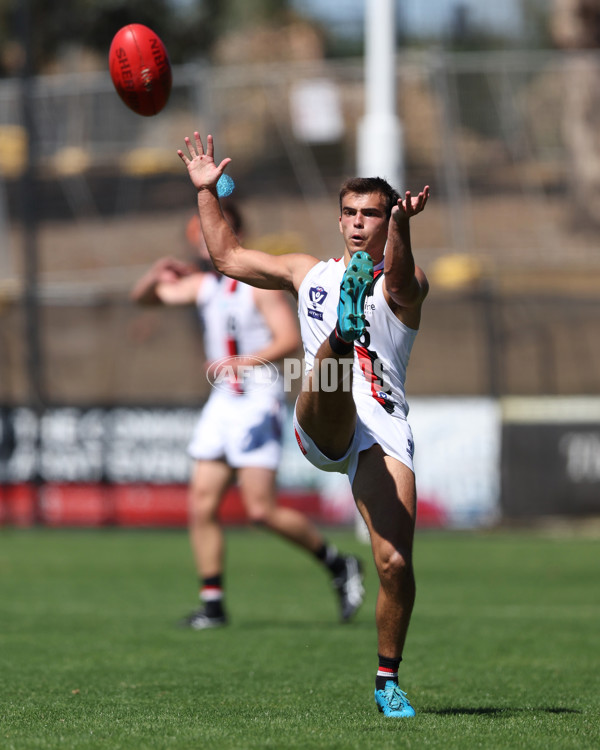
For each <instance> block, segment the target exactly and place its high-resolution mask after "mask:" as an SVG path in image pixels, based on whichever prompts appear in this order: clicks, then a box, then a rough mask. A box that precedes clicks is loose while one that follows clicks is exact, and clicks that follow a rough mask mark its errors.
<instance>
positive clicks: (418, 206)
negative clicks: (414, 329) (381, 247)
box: [384, 185, 429, 309]
mask: <svg viewBox="0 0 600 750" xmlns="http://www.w3.org/2000/svg"><path fill="white" fill-rule="evenodd" d="M428 198H429V185H427V186H426V187H424V188H423V190H422V191H421V192H420V193H419V194H418V195H417V196H416V197H415V198H413V197H412V196H411V194H410V192H409V191H407V192H406V194H405V199H404V200H402V199H400V200H398V204H397V205H396V206H394V208H393V209H392V216H391V219H390V223H389V228H388V240H387V246H386V252H385V261H384V274H385V291H386V297H387V298H388V300H389V301H390V304H391V305H392V307H398V308H407V309H411V308H418V307H420V305H421V302H422V301H423V300H424V299H425V296H426V294H427V291H428V288H429V287H428V282H427V278H426V276H425V274H424V273H423V271H422V270H421V269H420V268H419V267H418V266H416V265H415V260H414V257H413V252H412V246H411V240H410V224H409V220H410V218H411V217H412V216H416V214H418V213H421V211H422V210H423V209H424V208H425V205H426V203H427V199H428Z"/></svg>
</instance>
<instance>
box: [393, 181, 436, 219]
mask: <svg viewBox="0 0 600 750" xmlns="http://www.w3.org/2000/svg"><path fill="white" fill-rule="evenodd" d="M428 198H429V185H425V187H424V188H423V190H421V192H420V193H419V194H418V195H417V197H416V198H413V197H412V196H411V192H410V190H407V191H406V193H405V197H404V200H402V199H401V198H400V199H399V200H398V205H397V206H394V208H393V209H392V216H393V217H394V218H395V219H396V221H400V220H401V219H410V217H411V216H416V214H419V213H421V211H422V210H423V209H424V208H425V204H426V203H427V199H428Z"/></svg>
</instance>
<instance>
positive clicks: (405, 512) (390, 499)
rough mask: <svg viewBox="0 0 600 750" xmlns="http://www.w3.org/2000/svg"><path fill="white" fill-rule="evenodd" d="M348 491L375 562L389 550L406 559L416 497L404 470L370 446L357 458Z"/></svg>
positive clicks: (411, 478) (410, 477)
mask: <svg viewBox="0 0 600 750" xmlns="http://www.w3.org/2000/svg"><path fill="white" fill-rule="evenodd" d="M352 491H353V493H354V497H355V499H356V504H357V506H358V509H359V511H360V513H361V515H362V516H363V518H364V519H365V523H366V524H367V527H368V529H369V533H370V535H371V545H372V548H373V554H374V556H375V561H376V562H377V560H378V558H380V557H381V556H383V557H385V556H386V555H389V554H390V551H391V549H394V550H398V551H401V552H403V554H404V555H406V556H410V554H411V552H412V545H413V537H414V528H415V517H416V510H417V493H416V488H415V475H414V473H413V472H412V471H411V470H410V469H409V468H408V466H406V465H405V464H403V463H402V462H401V461H398V459H396V458H392V457H391V456H387V455H385V454H384V452H383V450H382V449H381V447H380V446H379V445H373V446H371V448H369V449H368V450H366V451H363V452H362V453H361V454H360V456H359V460H358V468H357V470H356V475H355V477H354V482H353V484H352Z"/></svg>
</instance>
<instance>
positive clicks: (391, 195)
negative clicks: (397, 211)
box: [340, 177, 400, 219]
mask: <svg viewBox="0 0 600 750" xmlns="http://www.w3.org/2000/svg"><path fill="white" fill-rule="evenodd" d="M348 193H357V194H358V195H365V194H366V193H379V194H380V195H383V197H384V198H385V210H386V216H387V218H388V219H389V218H390V216H391V215H392V208H393V207H394V206H395V205H396V203H398V199H399V198H400V194H399V193H398V192H397V191H396V190H394V188H393V187H392V186H391V185H390V184H389V182H386V181H385V180H384V179H383V177H350V178H349V179H348V180H346V181H345V182H344V184H343V185H342V187H341V188H340V213H341V212H342V201H343V200H344V196H345V195H347V194H348Z"/></svg>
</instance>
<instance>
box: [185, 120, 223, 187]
mask: <svg viewBox="0 0 600 750" xmlns="http://www.w3.org/2000/svg"><path fill="white" fill-rule="evenodd" d="M184 140H185V145H186V147H187V150H188V153H189V156H187V155H186V154H184V153H183V151H182V150H181V149H178V151H177V154H178V156H179V158H180V159H181V161H182V162H183V163H184V164H185V166H186V167H187V170H188V174H189V175H190V179H191V181H192V184H193V185H194V187H195V188H196V190H204V189H207V188H209V189H210V188H216V184H217V182H218V181H219V177H220V176H221V175H222V174H223V172H224V171H225V168H226V167H227V165H228V164H229V162H230V161H231V159H229V158H226V159H223V161H222V162H221V163H220V164H219V165H217V164H215V160H214V145H213V137H212V135H208V136H207V137H206V153H205V152H204V146H203V145H202V141H201V140H200V135H199V134H198V133H197V132H196V133H194V141H195V143H196V147H195V148H194V146H193V145H192V142H191V140H190V138H188V137H187V136H186V137H185V139H184Z"/></svg>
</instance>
